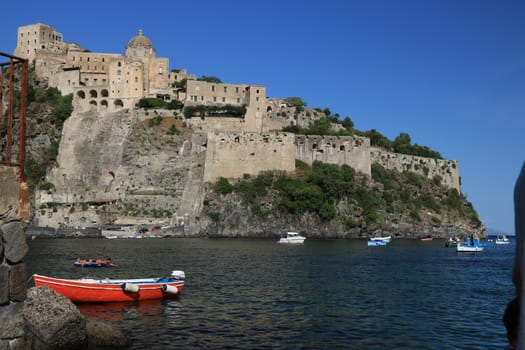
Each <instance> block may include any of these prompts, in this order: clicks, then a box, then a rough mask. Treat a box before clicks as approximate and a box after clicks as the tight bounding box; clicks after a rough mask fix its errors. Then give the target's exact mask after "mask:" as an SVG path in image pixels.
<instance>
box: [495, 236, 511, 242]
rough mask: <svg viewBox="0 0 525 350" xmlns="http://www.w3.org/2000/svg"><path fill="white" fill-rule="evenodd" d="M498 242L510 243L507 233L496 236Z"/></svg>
mask: <svg viewBox="0 0 525 350" xmlns="http://www.w3.org/2000/svg"><path fill="white" fill-rule="evenodd" d="M496 244H510V240H509V239H508V238H507V236H505V235H501V236H498V237H496Z"/></svg>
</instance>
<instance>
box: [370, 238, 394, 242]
mask: <svg viewBox="0 0 525 350" xmlns="http://www.w3.org/2000/svg"><path fill="white" fill-rule="evenodd" d="M391 239H392V236H385V237H373V238H370V240H371V241H381V242H387V243H389V242H390V240H391Z"/></svg>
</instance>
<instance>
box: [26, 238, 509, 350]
mask: <svg viewBox="0 0 525 350" xmlns="http://www.w3.org/2000/svg"><path fill="white" fill-rule="evenodd" d="M276 241H277V237H276V238H275V239H240V238H239V239H226V238H225V239H196V238H195V239H189V238H188V239H186V238H184V239H178V238H177V239H113V240H109V239H82V238H81V239H37V240H34V241H29V242H28V244H29V248H30V250H29V253H28V254H27V257H26V259H25V261H26V264H27V270H28V273H29V274H33V273H38V274H42V275H49V276H54V277H61V278H80V277H86V276H88V277H99V278H105V277H109V278H141V277H160V276H162V275H166V274H169V273H170V271H172V270H183V271H185V273H186V285H185V289H184V291H183V293H182V295H180V296H179V297H178V298H176V299H171V300H155V301H144V302H139V303H116V304H115V303H114V304H105V305H104V304H84V305H79V308H80V310H81V312H82V313H83V314H84V315H86V316H87V317H93V318H96V319H100V320H105V321H107V322H111V323H112V324H113V325H114V326H115V327H116V328H118V329H120V330H122V331H123V332H124V333H125V334H126V335H127V336H128V337H130V338H131V339H132V341H133V346H132V349H168V348H178V349H227V348H230V349H418V350H420V349H507V348H508V346H507V339H506V335H505V327H504V326H503V322H502V316H503V312H504V310H505V306H506V304H507V303H508V302H509V301H510V300H511V299H512V298H513V296H514V289H513V285H512V281H511V271H512V262H513V257H514V241H513V240H512V243H511V244H509V245H495V244H494V243H491V242H486V246H485V250H484V251H483V252H481V253H457V252H456V251H455V249H454V248H446V247H445V241H444V240H434V241H432V242H420V241H416V240H395V239H394V240H393V241H392V242H391V243H390V244H389V245H387V246H378V247H368V246H367V242H366V241H365V240H312V239H307V240H306V241H305V243H304V244H302V245H286V244H277V243H276ZM78 257H80V258H94V259H95V258H108V257H109V258H111V259H112V260H113V262H114V263H116V264H117V265H118V267H116V268H79V267H74V266H73V262H74V261H75V259H76V258H78Z"/></svg>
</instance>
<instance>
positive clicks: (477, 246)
mask: <svg viewBox="0 0 525 350" xmlns="http://www.w3.org/2000/svg"><path fill="white" fill-rule="evenodd" d="M483 248H484V245H483V244H482V243H479V242H478V240H477V239H471V238H469V237H467V240H466V243H465V244H461V243H458V245H457V246H456V252H467V253H468V252H482V251H483Z"/></svg>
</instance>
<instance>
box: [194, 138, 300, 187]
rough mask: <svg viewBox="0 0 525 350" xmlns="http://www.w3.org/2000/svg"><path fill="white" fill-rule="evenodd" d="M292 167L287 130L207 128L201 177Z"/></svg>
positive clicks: (208, 178) (209, 179) (292, 148)
mask: <svg viewBox="0 0 525 350" xmlns="http://www.w3.org/2000/svg"><path fill="white" fill-rule="evenodd" d="M270 169H272V170H282V171H288V172H290V171H294V170H295V146H294V135H293V134H289V133H251V132H237V133H224V132H210V133H208V144H207V150H206V163H205V168H204V181H205V182H213V181H215V180H217V179H218V178H219V177H226V178H240V177H242V176H243V175H244V174H249V175H257V174H259V172H261V171H265V170H270Z"/></svg>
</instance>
